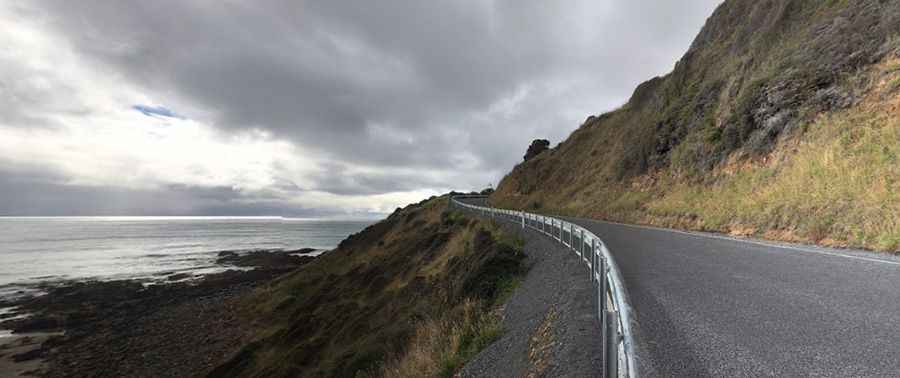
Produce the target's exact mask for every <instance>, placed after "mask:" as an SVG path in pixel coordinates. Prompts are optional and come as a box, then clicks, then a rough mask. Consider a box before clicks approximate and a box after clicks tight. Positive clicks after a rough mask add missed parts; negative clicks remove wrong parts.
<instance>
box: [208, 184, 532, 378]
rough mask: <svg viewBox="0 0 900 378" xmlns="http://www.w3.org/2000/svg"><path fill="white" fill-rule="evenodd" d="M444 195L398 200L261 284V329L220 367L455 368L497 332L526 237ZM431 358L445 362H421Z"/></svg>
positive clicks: (319, 371)
mask: <svg viewBox="0 0 900 378" xmlns="http://www.w3.org/2000/svg"><path fill="white" fill-rule="evenodd" d="M447 200H448V198H447V197H446V196H445V197H440V198H434V199H431V200H428V201H424V202H423V203H420V204H416V205H410V206H407V207H406V208H403V209H399V210H398V211H396V212H395V213H394V214H392V215H391V216H389V217H388V218H387V219H385V220H383V221H381V222H379V223H376V224H374V225H372V226H370V227H368V228H367V229H366V230H364V231H362V232H360V233H358V234H356V235H352V236H350V237H349V238H347V239H346V240H345V241H343V242H341V245H340V246H339V247H338V248H337V249H336V250H334V251H332V252H329V253H327V254H325V255H323V256H321V257H319V258H317V259H316V260H315V261H313V262H311V263H309V264H307V265H304V266H303V267H301V268H300V269H299V270H297V271H295V272H293V273H291V274H289V275H286V276H284V277H282V278H281V279H279V280H278V281H277V282H273V283H272V284H271V285H267V286H264V287H260V288H258V289H257V290H255V291H254V293H253V295H252V296H251V297H250V298H247V300H246V301H245V303H243V304H242V313H243V315H244V317H245V318H246V319H247V320H248V322H250V323H251V324H252V325H253V328H254V331H255V333H254V340H253V341H252V342H251V343H249V344H247V345H245V346H244V347H243V349H242V350H241V351H240V352H239V353H237V354H236V355H234V356H232V357H231V358H230V359H229V360H228V361H227V362H225V363H224V364H222V365H220V366H219V367H217V368H216V369H215V370H214V371H213V373H212V375H213V376H223V377H231V376H233V377H263V376H264V377H294V376H322V377H377V376H380V375H382V374H383V373H385V372H393V373H391V374H393V375H391V376H449V375H448V374H452V373H453V372H455V371H456V370H458V369H459V367H460V366H462V364H463V363H465V361H467V360H468V359H469V358H471V357H472V356H473V355H474V354H475V353H477V351H479V350H481V349H482V348H483V347H484V346H486V345H487V344H489V343H490V342H491V341H493V340H494V339H496V337H498V335H499V334H500V332H501V329H500V327H499V324H500V323H499V319H498V318H496V314H495V313H494V310H495V308H496V307H497V306H498V305H499V304H500V303H502V301H503V300H504V299H503V298H505V296H508V293H509V292H511V290H512V289H511V288H513V287H514V286H515V282H516V280H517V277H518V275H519V274H521V273H523V271H524V268H523V267H522V264H521V262H522V260H523V258H524V255H523V254H522V249H521V241H519V240H517V239H516V238H514V237H512V236H511V235H507V234H506V233H504V232H503V231H502V230H501V229H500V228H499V227H497V226H496V225H493V224H490V222H484V221H479V220H477V219H475V218H469V217H465V216H463V215H462V214H459V213H453V212H448V211H446V208H447ZM400 353H402V354H400ZM429 361H430V362H434V365H433V366H434V369H436V370H422V369H419V368H414V367H416V366H420V365H421V364H427V363H430V362H429ZM417 369H418V370H419V374H413V373H412V372H415V371H417ZM423 371H427V372H429V373H428V374H427V375H423V374H422V372H423ZM404 372H406V373H404ZM431 372H433V374H432V373H431Z"/></svg>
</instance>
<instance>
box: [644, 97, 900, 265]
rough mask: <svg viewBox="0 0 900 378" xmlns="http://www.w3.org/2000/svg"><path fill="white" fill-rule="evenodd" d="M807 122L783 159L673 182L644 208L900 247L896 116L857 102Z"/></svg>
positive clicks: (794, 235) (668, 217)
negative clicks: (707, 181)
mask: <svg viewBox="0 0 900 378" xmlns="http://www.w3.org/2000/svg"><path fill="white" fill-rule="evenodd" d="M808 130H809V131H808V134H807V135H806V136H805V137H804V138H803V140H802V141H801V142H800V143H799V144H797V145H796V146H795V147H794V148H793V151H791V152H790V153H789V156H788V157H787V159H786V160H785V161H784V162H783V163H780V164H773V165H770V166H755V167H750V168H747V169H743V170H740V171H739V172H737V173H736V174H734V175H733V176H730V177H725V178H722V179H720V180H719V182H717V183H716V184H714V185H711V186H701V185H690V184H682V185H676V186H674V187H673V189H672V190H671V191H669V192H668V193H666V194H665V195H664V196H663V197H662V198H660V199H659V200H656V201H651V202H650V203H649V204H648V210H649V211H648V215H650V216H651V217H653V216H655V217H658V218H662V219H664V220H662V221H661V222H663V223H670V224H671V225H676V226H686V224H685V221H684V219H685V218H698V219H700V221H699V223H698V224H697V225H696V226H699V227H698V228H702V229H707V230H714V231H724V232H730V231H733V230H737V229H742V228H744V229H746V228H751V229H755V230H756V233H757V234H759V235H760V236H772V237H777V238H784V239H794V240H801V241H811V242H816V243H823V244H829V245H836V246H850V247H859V248H869V249H875V250H881V251H889V252H896V251H898V250H900V222H898V219H897V217H896V215H897V214H900V181H898V180H900V165H898V164H897V163H898V160H897V159H898V156H900V118H898V117H897V116H896V114H894V113H893V112H889V111H887V109H883V108H869V107H860V108H855V109H852V110H850V111H846V112H841V113H837V114H833V115H826V116H823V117H821V118H819V119H818V120H816V121H815V122H813V123H812V124H811V125H809V127H808ZM767 233H768V235H767ZM779 233H780V234H781V235H779Z"/></svg>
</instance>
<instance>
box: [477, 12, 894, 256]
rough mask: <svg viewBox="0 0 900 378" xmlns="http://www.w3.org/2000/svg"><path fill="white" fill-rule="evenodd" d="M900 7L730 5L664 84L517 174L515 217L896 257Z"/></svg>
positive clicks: (502, 191)
mask: <svg viewBox="0 0 900 378" xmlns="http://www.w3.org/2000/svg"><path fill="white" fill-rule="evenodd" d="M898 105H900V3H897V2H890V1H889V2H886V1H877V0H863V1H818V0H816V1H802V0H768V1H753V0H728V1H725V2H724V3H723V4H722V5H721V6H719V8H718V9H717V10H716V11H715V13H714V14H713V15H712V16H711V17H710V18H709V20H708V21H707V23H706V25H705V26H704V27H703V29H702V31H701V32H700V34H699V35H698V36H697V37H696V39H695V41H694V43H693V44H692V46H691V47H690V49H689V50H688V51H687V53H686V54H685V55H684V57H683V58H682V59H681V60H680V61H678V62H677V64H676V65H675V68H674V70H673V71H672V72H671V73H669V74H667V75H665V76H662V77H657V78H653V79H651V80H649V81H647V82H645V83H643V84H641V85H640V86H638V87H637V89H636V90H635V91H634V94H633V95H632V97H631V99H630V100H629V101H628V102H627V103H626V104H625V105H623V106H622V107H620V108H619V109H616V110H614V111H611V112H608V113H605V114H602V115H599V116H591V117H589V118H588V119H587V121H586V122H585V123H584V124H583V125H581V127H579V128H578V129H577V130H576V131H575V132H573V133H572V134H571V136H569V138H568V139H566V140H565V141H563V142H562V143H560V144H559V145H557V146H555V147H554V148H552V149H550V150H549V151H547V152H545V153H542V154H540V155H538V156H535V157H534V158H531V159H528V160H527V161H525V162H523V163H521V164H519V165H518V166H516V167H515V168H514V169H513V170H512V172H510V173H509V174H508V175H507V176H506V177H505V178H504V179H503V180H502V181H501V183H500V184H499V185H498V188H497V191H496V192H495V194H493V196H492V197H491V201H492V202H493V203H494V204H496V205H500V206H504V207H510V208H523V209H531V210H537V211H543V212H550V213H561V214H568V215H578V216H588V217H594V218H600V219H607V220H613V221H622V222H630V223H642V224H652V225H660V226H666V227H674V228H683V229H692V230H704V231H715V232H723V233H730V234H733V235H741V236H755V237H763V238H770V239H779V240H787V241H800V242H813V243H820V244H824V245H831V246H843V247H858V248H869V249H875V250H881V251H898V250H900V223H897V222H896V219H895V215H896V214H897V213H898V211H900V195H898V193H900V182H898V181H897V180H896V178H897V177H900V171H898V165H897V164H896V159H897V156H898V154H900V117H898V116H897V114H898V108H900V107H898Z"/></svg>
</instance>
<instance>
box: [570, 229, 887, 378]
mask: <svg viewBox="0 0 900 378" xmlns="http://www.w3.org/2000/svg"><path fill="white" fill-rule="evenodd" d="M569 221H572V222H574V223H578V224H579V225H581V226H582V227H585V228H588V229H590V230H591V231H592V232H594V233H595V234H596V235H597V236H599V237H600V238H601V239H603V240H604V242H605V243H606V245H607V247H608V248H609V250H610V252H611V253H612V254H613V256H614V258H615V259H616V262H617V263H618V265H619V268H620V269H621V271H622V274H623V276H624V279H625V287H626V289H627V291H628V295H629V297H630V299H631V303H632V306H633V308H634V316H635V317H636V318H637V325H638V329H637V332H638V338H639V340H637V343H639V344H640V345H641V349H642V350H643V354H644V356H642V357H644V359H645V363H646V364H647V365H649V366H646V367H645V371H643V372H642V373H643V374H642V375H644V376H682V377H685V376H686V377H700V376H718V377H738V376H753V377H759V376H781V377H784V376H790V377H799V376H833V377H859V376H900V261H898V260H897V259H895V258H893V257H891V256H885V255H878V254H872V253H866V252H859V251H857V252H852V251H839V250H833V249H825V248H817V247H805V246H797V245H785V244H777V243H767V242H756V241H745V240H737V239H732V238H728V237H723V236H718V235H710V234H702V233H686V232H680V231H673V230H664V229H655V228H644V227H636V226H628V225H620V224H613V223H606V222H599V221H591V220H583V219H569Z"/></svg>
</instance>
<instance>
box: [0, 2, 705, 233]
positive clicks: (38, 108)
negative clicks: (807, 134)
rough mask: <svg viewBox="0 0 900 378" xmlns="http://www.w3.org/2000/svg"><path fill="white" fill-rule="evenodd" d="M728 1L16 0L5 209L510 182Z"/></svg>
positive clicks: (247, 204) (2, 83)
mask: <svg viewBox="0 0 900 378" xmlns="http://www.w3.org/2000/svg"><path fill="white" fill-rule="evenodd" d="M718 3H720V1H719V0H691V1H671V0H656V1H651V0H570V1H544V0H453V1H443V0H435V1H412V0H407V1H394V0H379V1H362V0H360V1H351V0H327V1H304V0H299V1H297V0H292V1H260V0H252V1H251V0H225V1H218V0H217V1H211V0H210V1H207V0H195V1H184V0H154V1H137V0H122V1H92V0H79V1H78V2H77V5H73V3H72V2H71V1H63V0H59V1H55V0H34V1H32V0H26V1H17V0H7V1H3V2H0V30H3V33H0V45H2V46H4V47H3V48H2V49H0V215H15V216H30V215H43V216H48V215H50V216H52V215H82V216H83V215H276V216H278V215H280V216H289V217H332V218H360V217H362V218H374V217H380V216H383V215H384V214H386V213H390V212H391V211H393V210H394V209H395V208H397V207H400V206H404V205H406V204H408V203H412V202H418V201H419V200H422V199H424V198H427V197H429V196H432V195H437V194H442V193H446V192H448V191H450V190H460V191H469V190H476V189H477V190H480V189H482V188H485V187H487V186H489V185H496V184H497V183H498V182H499V180H500V179H501V178H502V177H503V175H504V174H505V173H507V172H508V171H509V170H510V169H511V168H512V167H513V166H515V164H517V163H519V162H520V161H521V160H522V156H523V155H524V153H525V151H526V149H527V147H528V145H529V143H530V142H531V141H532V140H533V139H538V138H542V139H549V140H550V141H551V143H552V144H553V145H555V144H556V143H558V142H560V141H562V140H564V139H565V138H566V137H567V136H568V135H569V134H570V133H571V132H572V131H574V130H575V129H576V128H577V127H578V126H579V125H580V124H581V123H582V122H583V121H584V120H585V119H586V118H587V117H588V116H590V115H596V114H600V113H603V112H605V111H609V110H612V109H614V108H616V107H618V106H620V105H622V104H624V103H625V101H626V100H627V99H628V97H629V96H630V95H631V93H632V91H633V90H634V88H635V87H636V86H637V85H638V84H639V83H641V82H643V81H645V80H648V79H650V78H652V77H654V76H657V75H662V74H665V73H667V72H669V71H671V69H672V68H673V67H674V64H675V62H676V61H677V60H678V59H679V58H680V57H681V55H682V54H683V53H684V52H685V51H687V48H688V47H689V46H690V43H691V41H692V40H693V37H694V36H695V35H696V34H697V33H698V32H699V31H700V28H701V27H702V26H703V23H704V22H705V20H706V18H707V17H709V15H711V14H712V11H713V9H714V8H715V7H716V6H717V5H718Z"/></svg>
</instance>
